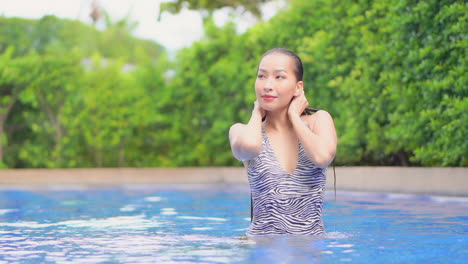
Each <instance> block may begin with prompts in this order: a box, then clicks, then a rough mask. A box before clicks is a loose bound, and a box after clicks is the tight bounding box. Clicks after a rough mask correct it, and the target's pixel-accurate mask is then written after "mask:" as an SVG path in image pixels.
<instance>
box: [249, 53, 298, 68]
mask: <svg viewBox="0 0 468 264" xmlns="http://www.w3.org/2000/svg"><path fill="white" fill-rule="evenodd" d="M258 69H259V70H265V71H274V70H284V71H287V72H288V71H292V70H293V69H294V67H293V60H292V59H291V58H290V57H289V56H288V55H284V54H281V53H272V54H268V55H266V56H265V57H263V58H262V60H261V61H260V65H259V66H258Z"/></svg>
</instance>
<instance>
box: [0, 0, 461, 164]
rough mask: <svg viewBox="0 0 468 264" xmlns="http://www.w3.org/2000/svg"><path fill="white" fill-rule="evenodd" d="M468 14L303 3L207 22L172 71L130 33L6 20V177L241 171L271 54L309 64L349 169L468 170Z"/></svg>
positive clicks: (313, 97) (426, 6)
mask: <svg viewBox="0 0 468 264" xmlns="http://www.w3.org/2000/svg"><path fill="white" fill-rule="evenodd" d="M179 2H183V1H179ZM195 2H196V1H195ZM204 3H205V4H209V1H208V2H204ZM193 8H195V9H199V8H203V9H205V8H208V7H205V6H193ZM212 8H213V7H212ZM467 11H468V7H467V5H466V3H464V1H461V0H450V1H449V0H444V1H436V0H427V1H401V0H389V1H377V0H374V1H369V0H359V1H338V0H327V1H325V0H315V1H305V0H291V1H290V4H289V7H288V8H287V9H285V10H283V11H281V12H279V13H278V14H277V15H276V16H275V17H274V18H272V19H271V20H270V21H268V22H262V23H259V24H257V25H255V26H254V27H252V28H250V29H249V30H248V31H247V32H245V33H243V34H238V33H236V30H235V25H234V24H233V23H227V24H226V25H224V26H222V27H217V26H216V25H215V23H214V22H213V20H212V17H207V19H206V20H205V21H204V22H205V24H204V25H205V36H204V38H203V39H202V40H200V41H198V42H195V43H194V44H193V45H192V46H190V47H187V48H184V49H182V50H181V51H180V52H178V54H177V57H176V58H175V60H173V61H169V60H168V59H167V58H166V56H165V54H164V51H163V49H162V48H161V46H159V45H157V44H155V43H152V42H150V41H143V40H139V39H136V38H134V37H132V36H131V28H132V27H131V25H129V24H126V23H129V21H128V20H127V21H126V20H125V19H124V20H121V21H119V22H117V23H109V28H107V29H106V30H104V31H98V30H95V29H94V28H92V27H90V26H88V25H84V24H81V23H79V22H77V21H70V20H63V19H58V18H55V17H50V16H48V17H44V18H42V19H40V20H25V19H17V18H3V17H0V96H1V98H0V128H1V129H0V143H1V144H0V146H1V148H0V167H11V168H17V167H28V168H29V167H31V168H32V167H48V168H56V167H123V166H126V167H154V166H164V167H172V166H226V165H228V166H230V165H236V166H237V165H240V163H239V162H238V161H236V160H235V159H234V158H233V156H232V154H231V152H230V148H229V142H228V137H227V134H228V130H229V127H230V125H232V124H233V123H235V122H247V121H248V118H249V116H250V113H251V110H252V107H253V102H254V100H255V93H254V82H255V76H256V67H257V65H258V63H259V60H260V58H261V55H262V54H263V53H264V52H265V51H267V50H269V49H271V48H273V47H286V48H289V49H291V50H294V51H296V52H297V53H298V54H299V55H300V56H301V58H302V60H303V63H304V67H305V68H304V70H305V72H304V82H305V90H306V95H307V97H308V98H309V101H310V102H311V107H314V108H319V109H325V110H327V111H329V112H330V113H331V114H332V116H333V117H334V120H335V124H336V127H337V132H338V135H339V146H338V153H337V158H336V163H337V164H340V165H413V166H419V165H423V166H467V165H468V161H467V157H468V153H467V151H468V141H467V140H466V135H468V127H467V126H466V124H467V123H468V117H467V115H466V109H468V100H467V94H468V87H467V83H468V81H467V77H466V69H467V65H466V64H467V60H466V50H467V44H468V42H467V38H466V28H468V25H467V21H468V15H467V14H468V12H467Z"/></svg>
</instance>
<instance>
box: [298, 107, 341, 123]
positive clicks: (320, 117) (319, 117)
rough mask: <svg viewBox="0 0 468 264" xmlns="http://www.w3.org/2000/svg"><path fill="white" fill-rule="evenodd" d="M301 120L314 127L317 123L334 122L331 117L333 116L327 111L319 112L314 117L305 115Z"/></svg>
mask: <svg viewBox="0 0 468 264" xmlns="http://www.w3.org/2000/svg"><path fill="white" fill-rule="evenodd" d="M301 119H302V120H304V121H306V122H307V124H309V125H313V124H315V123H316V122H323V121H325V122H329V121H333V117H332V116H331V114H330V113H329V112H327V111H325V110H318V111H317V112H315V113H314V114H312V115H303V116H301Z"/></svg>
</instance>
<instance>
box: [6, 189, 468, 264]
mask: <svg viewBox="0 0 468 264" xmlns="http://www.w3.org/2000/svg"><path fill="white" fill-rule="evenodd" d="M326 198H327V199H326V202H325V206H324V222H325V226H326V228H327V235H325V236H322V237H298V236H296V237H294V236H292V237H291V236H290V237H285V236H276V237H263V238H247V237H246V236H245V235H244V234H245V232H246V228H247V227H248V225H249V221H250V207H249V206H250V198H249V189H248V187H247V186H233V185H208V186H194V185H190V186H188V185H187V186H186V185H175V186H149V187H148V186H146V187H143V186H121V187H108V188H104V187H102V188H96V189H89V188H84V187H83V188H81V187H77V186H75V187H70V186H65V187H47V188H29V189H25V188H16V189H15V188H4V189H1V190H0V264H3V263H268V264H272V263H349V262H351V263H468V251H467V250H468V240H467V236H466V235H467V231H468V200H467V199H464V198H441V197H430V196H408V195H396V194H373V193H346V192H338V195H337V201H336V202H335V201H334V198H333V193H327V197H326Z"/></svg>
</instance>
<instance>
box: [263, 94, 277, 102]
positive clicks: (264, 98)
mask: <svg viewBox="0 0 468 264" xmlns="http://www.w3.org/2000/svg"><path fill="white" fill-rule="evenodd" d="M262 97H263V100H265V101H273V100H275V99H276V98H277V97H276V96H273V95H268V94H266V95H263V96H262Z"/></svg>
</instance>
